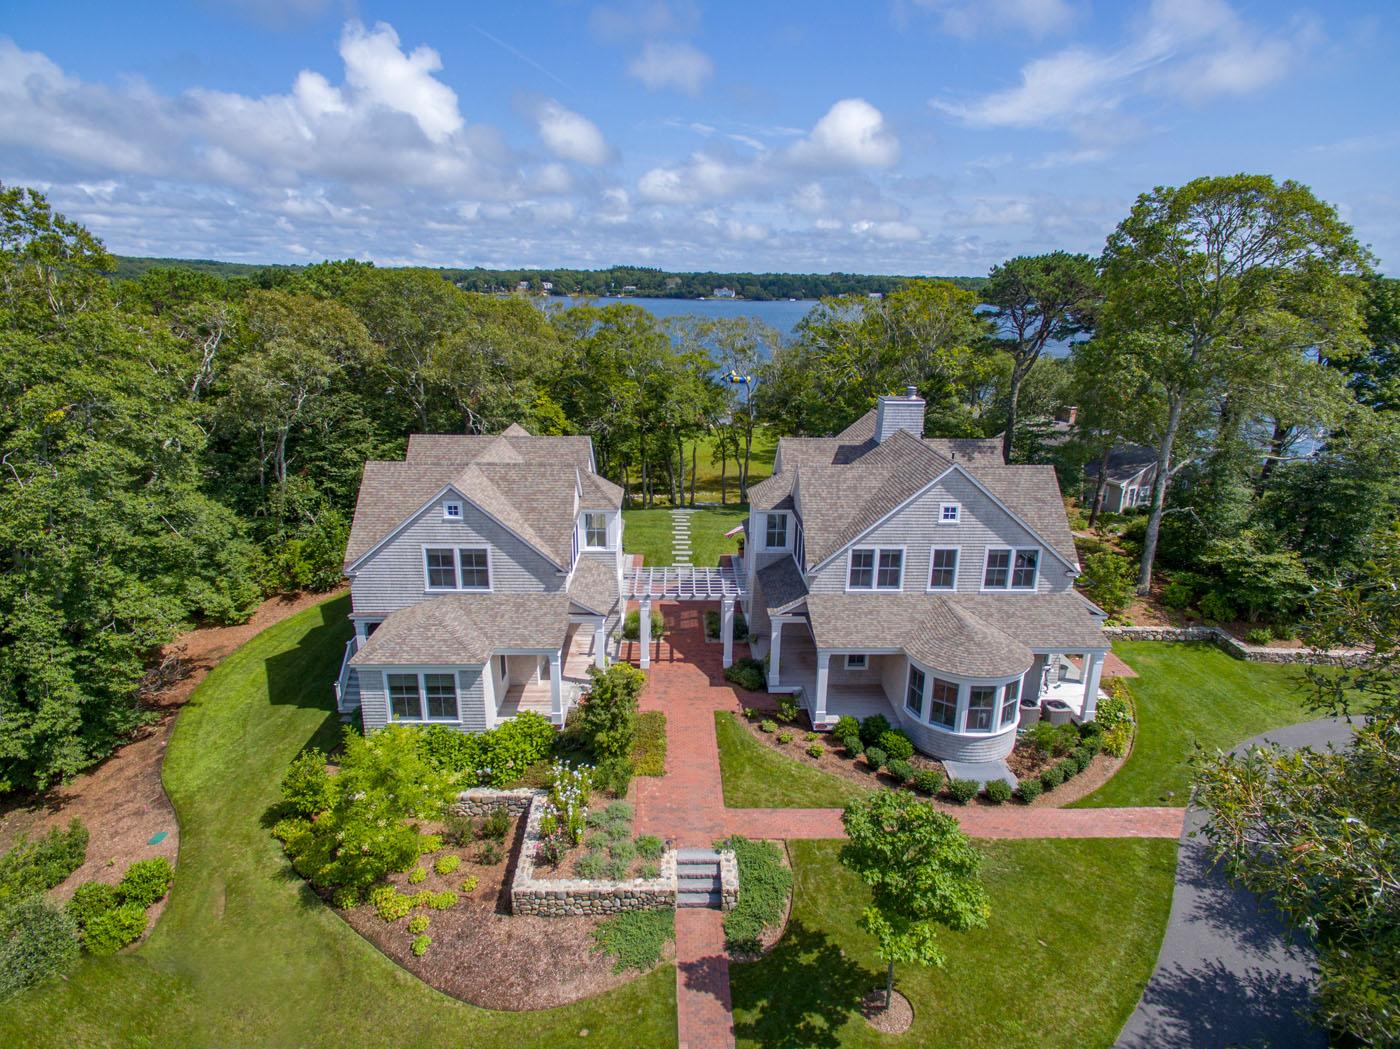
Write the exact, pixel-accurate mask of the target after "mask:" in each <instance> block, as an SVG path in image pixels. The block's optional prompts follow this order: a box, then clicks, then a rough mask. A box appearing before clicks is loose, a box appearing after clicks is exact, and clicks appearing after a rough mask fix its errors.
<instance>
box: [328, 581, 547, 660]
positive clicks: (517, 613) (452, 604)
mask: <svg viewBox="0 0 1400 1049" xmlns="http://www.w3.org/2000/svg"><path fill="white" fill-rule="evenodd" d="M568 631H569V598H568V595H567V594H563V593H559V594H448V595H445V596H443V597H434V598H430V599H429V600H427V601H420V602H419V603H418V604H416V605H410V606H409V607H408V608H404V609H401V610H399V611H398V612H395V613H393V614H392V615H391V616H389V617H388V618H387V619H385V620H384V622H382V623H381V624H379V627H378V628H377V629H376V630H375V631H374V633H373V634H372V635H370V638H369V640H368V641H366V642H365V643H364V645H363V646H361V648H360V650H359V651H358V652H356V653H355V655H354V656H353V657H352V658H351V660H350V664H351V666H357V667H364V666H475V665H480V664H483V663H485V662H486V661H487V660H488V659H490V658H491V656H492V654H493V653H494V652H496V651H497V650H499V649H504V648H526V649H529V648H535V649H547V650H555V649H558V648H560V647H561V646H562V645H563V644H564V639H565V637H566V635H567V634H568Z"/></svg>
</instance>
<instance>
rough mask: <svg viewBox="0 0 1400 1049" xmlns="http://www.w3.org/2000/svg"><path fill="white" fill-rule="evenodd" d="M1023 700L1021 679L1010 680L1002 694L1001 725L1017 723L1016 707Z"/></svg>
mask: <svg viewBox="0 0 1400 1049" xmlns="http://www.w3.org/2000/svg"><path fill="white" fill-rule="evenodd" d="M1020 701H1021V679H1020V678H1017V679H1016V680H1015V681H1008V682H1007V683H1006V688H1004V689H1003V690H1002V694H1001V727H1002V728H1006V727H1007V726H1008V725H1014V724H1016V707H1017V706H1018V705H1019V703H1020Z"/></svg>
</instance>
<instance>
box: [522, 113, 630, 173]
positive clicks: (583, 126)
mask: <svg viewBox="0 0 1400 1049" xmlns="http://www.w3.org/2000/svg"><path fill="white" fill-rule="evenodd" d="M535 121H536V126H537V128H538V130H539V133H540V141H541V142H543V143H544V146H545V148H546V149H547V150H549V151H550V152H551V153H553V154H554V155H555V156H556V157H559V158H560V159H562V160H576V161H578V162H579V163H580V164H589V165H593V166H597V165H599V164H606V163H607V162H608V161H609V160H611V159H612V148H611V147H610V146H609V145H608V143H607V141H606V140H605V139H604V138H603V132H602V131H600V130H599V129H598V125H597V124H595V123H593V121H591V120H589V119H588V118H587V117H585V116H582V115H581V114H579V113H575V112H574V111H573V110H571V109H566V108H565V107H564V106H562V105H561V104H560V103H559V102H557V101H556V100H555V99H552V98H551V99H548V100H547V101H545V102H542V103H540V105H539V106H538V107H537V108H536V110H535Z"/></svg>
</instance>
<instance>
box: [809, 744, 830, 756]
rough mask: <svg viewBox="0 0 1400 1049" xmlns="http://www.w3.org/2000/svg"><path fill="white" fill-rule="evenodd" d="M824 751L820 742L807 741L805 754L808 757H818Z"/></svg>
mask: <svg viewBox="0 0 1400 1049" xmlns="http://www.w3.org/2000/svg"><path fill="white" fill-rule="evenodd" d="M825 753H826V748H825V747H824V746H822V745H821V744H820V743H809V744H808V745H807V756H808V757H809V758H819V757H821V756H822V755H823V754H825Z"/></svg>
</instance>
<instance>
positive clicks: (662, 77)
mask: <svg viewBox="0 0 1400 1049" xmlns="http://www.w3.org/2000/svg"><path fill="white" fill-rule="evenodd" d="M627 71H628V72H629V73H631V74H632V76H634V77H636V78H637V79H638V80H640V81H641V82H642V83H643V84H645V85H646V86H647V88H648V89H649V90H652V91H661V90H664V89H667V88H670V89H673V90H676V91H683V92H685V93H686V94H687V95H698V94H699V93H700V90H701V88H703V87H704V86H705V82H706V81H707V80H709V79H710V77H711V76H713V75H714V71H715V64H714V62H712V61H711V60H710V56H709V55H707V54H705V52H703V51H701V50H700V49H699V48H698V47H695V46H693V45H691V44H687V43H682V42H676V41H670V42H668V41H656V40H653V41H649V42H648V43H647V45H646V46H645V47H643V48H642V53H641V54H639V55H638V56H637V57H636V58H634V59H633V60H632V62H631V64H630V65H628V67H627Z"/></svg>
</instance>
